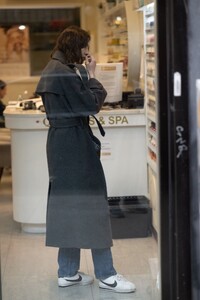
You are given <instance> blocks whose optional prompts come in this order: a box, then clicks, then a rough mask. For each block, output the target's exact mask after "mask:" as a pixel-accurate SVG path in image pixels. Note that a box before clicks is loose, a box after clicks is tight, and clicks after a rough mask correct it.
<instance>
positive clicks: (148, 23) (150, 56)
mask: <svg viewBox="0 0 200 300" xmlns="http://www.w3.org/2000/svg"><path fill="white" fill-rule="evenodd" d="M154 10H155V8H154V3H151V4H148V5H146V6H144V8H143V13H144V60H145V103H146V135H147V165H148V177H149V198H150V202H151V206H152V213H153V218H152V222H153V227H154V229H155V230H156V231H157V232H158V231H159V222H158V220H159V217H158V216H159V213H158V211H159V209H158V207H159V199H158V180H159V179H158V137H157V132H158V128H157V94H156V93H157V92H156V90H157V88H156V40H155V39H156V37H155V26H156V24H155V17H154V14H155V11H154Z"/></svg>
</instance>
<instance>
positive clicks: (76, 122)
mask: <svg viewBox="0 0 200 300" xmlns="http://www.w3.org/2000/svg"><path fill="white" fill-rule="evenodd" d="M49 125H50V127H53V128H65V127H74V126H82V127H84V126H88V122H87V118H84V117H83V118H80V117H77V118H73V117H72V118H62V119H51V118H50V119H49Z"/></svg>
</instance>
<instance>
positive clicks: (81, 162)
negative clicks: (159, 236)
mask: <svg viewBox="0 0 200 300" xmlns="http://www.w3.org/2000/svg"><path fill="white" fill-rule="evenodd" d="M79 67H83V66H79ZM36 93H37V94H39V95H41V97H42V101H43V103H44V107H45V110H46V114H47V118H48V119H49V122H50V128H49V131H48V138H47V161H48V170H49V192H48V204H47V220H46V226H47V232H46V245H47V246H53V247H62V248H65V247H66V248H68V247H69V248H88V249H90V248H94V249H95V248H96V249H97V248H108V247H110V246H112V234H111V226H110V216H109V208H108V201H107V190H106V182H105V176H104V172H103V168H102V165H101V162H100V158H99V157H98V155H97V153H96V151H95V147H94V144H93V142H92V131H91V129H90V127H89V125H88V122H87V120H88V116H89V115H93V114H96V113H98V112H99V110H100V109H101V107H102V105H103V102H104V100H105V97H106V91H105V89H104V88H103V86H102V85H101V83H100V82H99V81H97V80H96V79H94V78H91V79H89V80H87V81H85V82H84V81H83V80H81V78H80V77H79V76H78V75H77V73H76V71H75V69H74V66H73V65H67V64H66V63H65V58H64V55H63V54H62V52H60V51H56V52H55V53H54V55H53V57H52V59H51V60H50V62H49V63H48V64H47V66H46V68H45V69H44V70H43V72H42V75H41V78H40V80H39V83H38V86H37V89H36ZM66 120H67V121H66ZM74 120H75V122H74ZM76 120H78V122H76Z"/></svg>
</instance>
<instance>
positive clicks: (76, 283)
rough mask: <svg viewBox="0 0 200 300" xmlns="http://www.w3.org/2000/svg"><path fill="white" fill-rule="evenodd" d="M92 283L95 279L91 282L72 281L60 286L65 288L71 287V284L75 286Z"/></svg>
mask: <svg viewBox="0 0 200 300" xmlns="http://www.w3.org/2000/svg"><path fill="white" fill-rule="evenodd" d="M92 283H93V280H92V281H90V282H70V283H68V284H58V286H59V287H61V288H65V287H69V286H73V285H80V286H84V285H90V284H92Z"/></svg>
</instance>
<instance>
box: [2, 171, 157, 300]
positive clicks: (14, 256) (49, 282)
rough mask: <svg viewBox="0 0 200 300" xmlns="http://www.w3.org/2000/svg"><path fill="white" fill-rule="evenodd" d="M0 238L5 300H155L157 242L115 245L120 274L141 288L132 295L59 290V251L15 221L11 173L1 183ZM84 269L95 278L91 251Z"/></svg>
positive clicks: (85, 253) (131, 241) (93, 289)
mask: <svg viewBox="0 0 200 300" xmlns="http://www.w3.org/2000/svg"><path fill="white" fill-rule="evenodd" d="M0 234H1V269H2V270H1V271H2V291H3V300H62V299H63V300H64V299H65V300H73V299H74V300H104V299H105V300H117V299H120V300H130V299H137V300H156V299H159V297H158V290H157V287H156V286H157V285H156V282H157V280H156V279H157V273H158V259H157V252H158V249H157V244H156V242H155V240H154V238H152V237H148V238H140V239H126V240H125V239H122V240H114V247H113V248H112V252H113V259H114V264H115V268H116V269H117V271H118V272H119V273H121V274H123V275H125V276H126V277H127V279H129V280H131V281H133V282H134V283H135V284H136V287H137V291H136V292H135V293H132V294H117V293H113V292H109V291H105V290H100V289H99V288H98V282H97V280H95V282H94V284H93V285H91V286H85V287H76V286H74V287H69V288H58V287H57V277H56V274H57V263H56V259H57V249H56V248H48V247H45V245H44V240H45V236H44V234H27V233H22V232H21V227H20V225H19V224H18V223H16V222H14V221H13V219H12V186H11V176H10V172H9V171H5V172H4V176H3V178H2V181H1V183H0ZM81 270H82V271H83V272H85V273H89V274H93V264H92V260H91V255H90V251H89V250H83V251H82V257H81Z"/></svg>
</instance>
